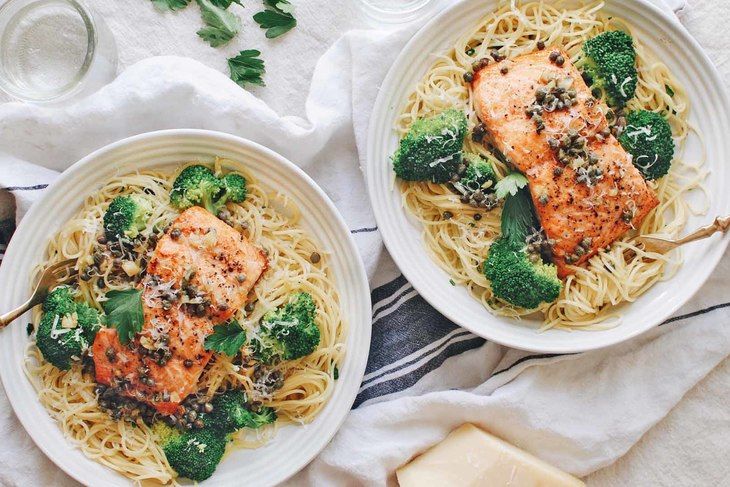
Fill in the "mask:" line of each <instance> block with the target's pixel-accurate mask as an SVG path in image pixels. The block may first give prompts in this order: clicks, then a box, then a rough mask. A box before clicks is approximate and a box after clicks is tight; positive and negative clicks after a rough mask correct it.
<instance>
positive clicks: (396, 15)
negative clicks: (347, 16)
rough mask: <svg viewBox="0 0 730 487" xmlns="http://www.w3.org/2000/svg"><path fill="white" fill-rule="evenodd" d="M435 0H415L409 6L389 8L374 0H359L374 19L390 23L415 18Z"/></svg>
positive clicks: (403, 21) (362, 7)
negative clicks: (375, 2) (377, 3)
mask: <svg viewBox="0 0 730 487" xmlns="http://www.w3.org/2000/svg"><path fill="white" fill-rule="evenodd" d="M432 2H433V0H413V4H412V5H409V6H408V7H407V8H398V7H395V8H388V7H386V6H381V5H376V4H374V3H373V2H372V0H359V3H360V7H361V9H362V10H363V11H364V12H365V14H366V15H368V16H369V17H370V18H371V19H373V20H378V21H381V22H385V23H388V24H398V23H405V22H410V21H411V20H414V19H415V18H416V17H417V16H418V15H420V13H421V12H422V11H423V10H424V9H425V8H426V7H428V6H429V5H430V4H431V3H432Z"/></svg>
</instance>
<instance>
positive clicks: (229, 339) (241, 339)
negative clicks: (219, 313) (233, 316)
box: [205, 320, 246, 357]
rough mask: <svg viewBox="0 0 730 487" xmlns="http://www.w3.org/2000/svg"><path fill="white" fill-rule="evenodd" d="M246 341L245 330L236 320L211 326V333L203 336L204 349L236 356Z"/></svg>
mask: <svg viewBox="0 0 730 487" xmlns="http://www.w3.org/2000/svg"><path fill="white" fill-rule="evenodd" d="M245 343H246V330H244V329H243V328H241V325H240V324H239V323H238V321H236V320H231V321H229V322H228V323H224V324H222V325H216V326H214V327H213V333H212V334H210V335H208V336H207V337H205V349H206V350H213V351H215V352H221V353H225V354H226V355H228V356H230V357H234V356H236V354H237V353H238V352H239V351H241V347H243V345H244V344H245Z"/></svg>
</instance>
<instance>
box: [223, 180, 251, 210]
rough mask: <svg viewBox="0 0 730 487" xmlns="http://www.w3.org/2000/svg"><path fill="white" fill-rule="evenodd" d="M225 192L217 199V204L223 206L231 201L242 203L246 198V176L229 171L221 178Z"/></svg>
mask: <svg viewBox="0 0 730 487" xmlns="http://www.w3.org/2000/svg"><path fill="white" fill-rule="evenodd" d="M221 184H222V185H223V193H222V194H221V195H220V196H219V197H218V199H217V200H216V205H218V206H220V207H222V206H223V205H225V204H226V203H228V202H229V201H230V202H231V203H240V202H242V201H243V200H245V199H246V178H244V177H243V176H241V175H239V174H234V173H229V174H226V175H225V176H223V177H222V178H221Z"/></svg>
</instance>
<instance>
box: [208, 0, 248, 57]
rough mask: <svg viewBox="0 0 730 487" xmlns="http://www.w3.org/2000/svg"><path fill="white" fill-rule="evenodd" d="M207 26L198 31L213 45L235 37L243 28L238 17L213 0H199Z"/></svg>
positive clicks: (216, 45) (221, 43)
mask: <svg viewBox="0 0 730 487" xmlns="http://www.w3.org/2000/svg"><path fill="white" fill-rule="evenodd" d="M197 2H198V5H199V6H200V13H201V15H202V17H203V22H205V25H206V26H205V27H203V28H202V29H200V30H199V31H198V32H197V33H198V35H199V36H200V37H202V38H203V40H204V41H206V42H207V43H208V44H210V45H211V46H212V47H218V46H222V45H223V44H226V43H228V41H230V40H231V39H233V38H234V37H235V36H236V34H238V31H239V30H240V29H241V21H240V20H239V19H238V17H237V16H236V15H235V14H233V13H231V12H229V11H228V10H226V9H224V8H221V7H219V6H217V5H215V4H213V2H212V0H197Z"/></svg>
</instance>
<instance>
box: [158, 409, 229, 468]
mask: <svg viewBox="0 0 730 487" xmlns="http://www.w3.org/2000/svg"><path fill="white" fill-rule="evenodd" d="M153 431H154V432H155V434H156V435H157V438H158V441H159V444H160V446H162V451H163V452H164V453H165V457H167V461H168V462H169V463H170V466H171V467H172V468H173V470H175V471H176V472H177V473H178V474H179V475H181V476H182V477H187V478H189V479H190V480H196V481H202V480H205V479H207V478H209V477H210V476H211V475H213V472H215V469H216V467H218V464H219V463H220V461H221V458H223V454H224V453H225V451H226V442H227V441H228V440H227V436H226V435H225V434H222V433H220V432H219V431H216V430H213V429H209V428H203V429H197V430H190V431H186V432H184V433H183V432H181V431H179V430H177V429H175V428H172V427H170V426H167V425H166V424H164V423H162V422H157V423H155V426H154V428H153Z"/></svg>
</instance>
